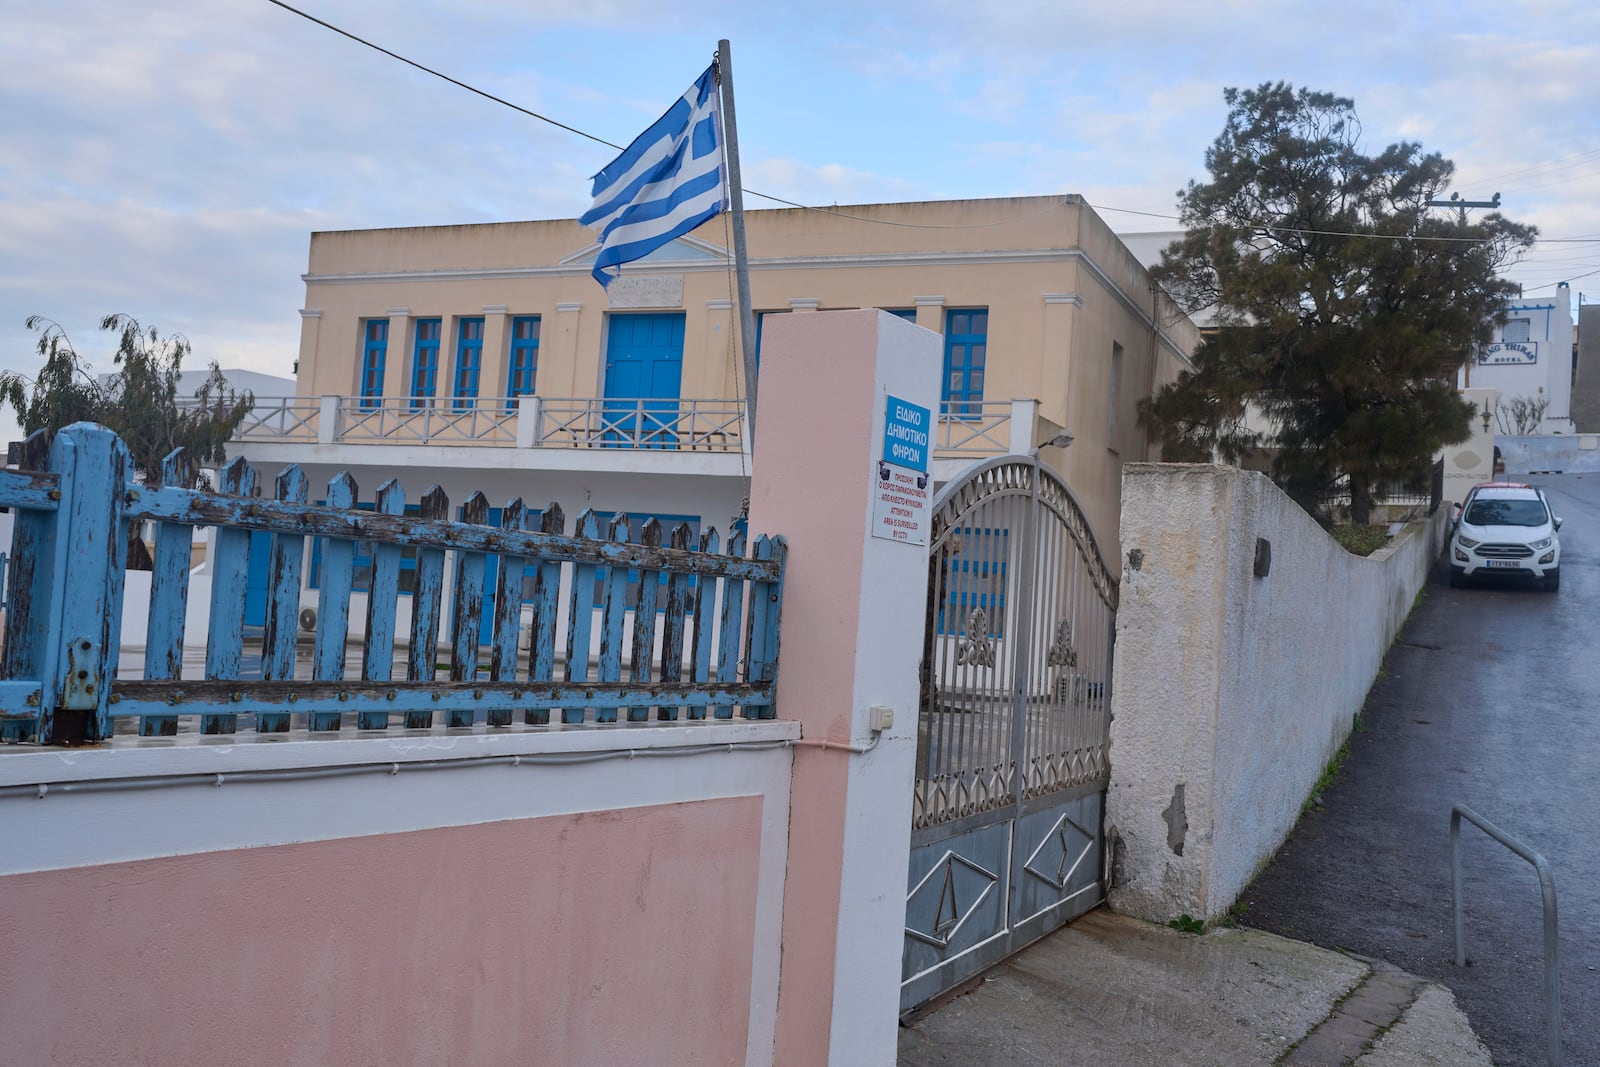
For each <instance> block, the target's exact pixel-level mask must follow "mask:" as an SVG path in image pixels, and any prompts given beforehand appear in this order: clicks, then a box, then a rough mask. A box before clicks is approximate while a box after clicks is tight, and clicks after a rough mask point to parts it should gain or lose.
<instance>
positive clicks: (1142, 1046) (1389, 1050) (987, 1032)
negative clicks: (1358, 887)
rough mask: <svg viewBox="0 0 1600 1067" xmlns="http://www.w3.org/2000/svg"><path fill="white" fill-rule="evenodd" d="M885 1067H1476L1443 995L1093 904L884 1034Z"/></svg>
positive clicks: (1290, 945)
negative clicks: (896, 1032) (891, 1053)
mask: <svg viewBox="0 0 1600 1067" xmlns="http://www.w3.org/2000/svg"><path fill="white" fill-rule="evenodd" d="M899 1062H900V1067H946V1065H949V1067H955V1065H957V1064H960V1065H963V1067H965V1065H970V1064H1005V1065H1007V1067H1013V1065H1014V1067H1029V1065H1038V1067H1074V1065H1078V1064H1083V1065H1086V1067H1087V1065H1094V1067H1104V1065H1106V1064H1119V1065H1120V1064H1129V1065H1140V1067H1167V1065H1171V1067H1258V1065H1259V1067H1343V1065H1345V1064H1354V1065H1355V1067H1422V1065H1438V1067H1491V1060H1490V1058H1489V1053H1488V1050H1486V1049H1485V1048H1484V1047H1483V1045H1482V1044H1481V1043H1480V1042H1479V1041H1478V1039H1477V1037H1476V1036H1475V1035H1474V1034H1473V1032H1472V1028H1471V1027H1470V1026H1469V1025H1468V1024H1467V1020H1466V1017H1465V1016H1464V1015H1462V1014H1461V1012H1460V1010H1459V1009H1457V1008H1456V1005H1455V998H1454V997H1452V996H1451V994H1450V991H1449V990H1448V989H1445V988H1444V987H1443V986H1440V985H1437V984H1435V983H1433V982H1429V981H1426V980H1424V979H1421V978H1417V977H1416V976H1414V975H1410V974H1406V973H1405V972H1403V971H1400V970H1397V969H1396V968H1394V967H1391V966H1389V965H1388V964H1386V963H1382V962H1380V961H1376V960H1362V959H1357V958H1354V957H1351V956H1346V955H1343V954H1341V953H1338V952H1330V951H1328V950H1327V949H1321V948H1317V947H1316V946H1315V945H1308V944H1305V943H1303V942H1300V941H1290V940H1288V939H1287V938H1282V937H1277V936H1275V935H1273V934H1266V933H1262V932H1260V931H1258V930H1245V929H1221V930H1216V931H1213V932H1211V933H1207V934H1205V935H1203V936H1196V935H1194V934H1182V933H1179V932H1178V931H1176V930H1171V929H1168V928H1166V927H1162V926H1155V925H1153V924H1150V923H1145V922H1141V921H1139V920H1137V919H1129V918H1124V917H1122V916H1119V915H1114V914H1112V913H1110V912H1108V911H1105V910H1104V909H1102V910H1099V911H1095V912H1091V913H1090V914H1088V915H1085V916H1084V917H1083V918H1081V919H1078V920H1077V921H1075V922H1074V923H1072V924H1071V925H1070V926H1067V927H1066V928H1064V929H1062V930H1059V931H1057V932H1056V933H1054V934H1052V935H1050V936H1049V937H1046V938H1044V939H1043V940H1042V941H1040V942H1038V943H1037V944H1035V945H1033V946H1031V947H1030V948H1028V949H1026V950H1024V951H1023V952H1021V953H1018V954H1017V955H1016V956H1015V957H1013V958H1012V959H1011V960H1010V961H1009V962H1007V963H1005V964H1002V965H1001V966H999V967H997V968H995V969H994V970H993V971H991V972H989V974H988V975H986V976H985V977H984V979H983V980H982V981H981V982H980V983H979V984H978V985H977V986H976V987H975V988H972V989H970V990H969V991H968V992H966V993H963V994H961V995H959V996H956V997H954V998H952V999H950V1000H948V1001H946V1002H945V1003H944V1004H942V1005H939V1006H937V1007H936V1008H935V1009H934V1010H933V1011H931V1012H929V1013H928V1014H926V1015H924V1016H923V1017H921V1018H920V1019H918V1020H916V1021H915V1022H913V1023H912V1024H911V1025H909V1026H907V1027H905V1028H903V1029H902V1030H901V1031H900V1060H899Z"/></svg>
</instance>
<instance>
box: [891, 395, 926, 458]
mask: <svg viewBox="0 0 1600 1067" xmlns="http://www.w3.org/2000/svg"><path fill="white" fill-rule="evenodd" d="M932 443H933V412H932V411H930V410H929V409H927V408H925V407H923V406H922V405H920V404H913V403H910V402H909V401H905V400H901V399H900V398H899V397H897V396H891V397H889V398H888V406H887V408H885V410H884V413H883V461H884V462H885V463H893V464H894V465H895V466H897V467H906V468H909V469H910V470H914V471H921V472H922V473H923V474H926V473H928V453H929V452H930V451H931V448H930V446H931V445H932Z"/></svg>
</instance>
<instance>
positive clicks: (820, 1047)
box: [695, 311, 941, 1064]
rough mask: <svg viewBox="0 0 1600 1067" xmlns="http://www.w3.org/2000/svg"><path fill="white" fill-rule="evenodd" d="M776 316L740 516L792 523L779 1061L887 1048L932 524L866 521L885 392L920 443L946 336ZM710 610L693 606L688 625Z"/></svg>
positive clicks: (855, 320) (889, 1059)
mask: <svg viewBox="0 0 1600 1067" xmlns="http://www.w3.org/2000/svg"><path fill="white" fill-rule="evenodd" d="M773 319H774V321H770V322H769V323H768V324H767V327H766V333H765V335H764V336H763V339H762V347H763V354H762V369H761V374H762V383H761V384H762V395H763V397H764V398H765V399H764V402H763V404H762V407H761V426H760V433H761V440H760V442H759V444H758V445H757V447H756V449H755V457H756V461H755V464H754V467H753V473H752V479H751V489H750V519H749V527H750V529H753V530H781V531H783V533H784V535H785V536H786V537H787V538H788V558H787V569H786V571H785V577H784V594H783V597H784V602H783V616H782V619H781V622H780V628H781V631H782V642H783V657H782V658H783V662H782V672H783V686H782V704H781V706H780V707H779V709H778V714H779V715H781V716H782V717H784V718H787V719H798V720H799V721H800V722H801V723H802V729H803V731H804V735H803V738H802V740H801V742H800V747H798V748H797V749H796V751H795V760H794V777H793V784H792V790H791V800H790V821H789V826H790V832H789V874H788V879H787V882H786V884H785V887H784V900H783V924H782V928H783V949H782V964H781V968H780V977H779V987H778V1024H777V1033H776V1038H775V1042H776V1045H775V1057H774V1059H775V1061H776V1062H778V1063H783V1064H812V1063H837V1064H861V1063H893V1062H894V1059H895V1041H896V1033H897V1030H898V1026H897V1018H898V1014H899V1003H900V966H901V958H902V954H903V952H904V936H903V931H904V927H905V898H906V884H907V863H908V861H909V855H910V843H911V802H912V782H913V774H914V770H915V757H916V737H917V689H918V683H917V663H918V660H919V659H920V657H921V654H922V643H923V631H924V628H925V625H926V614H927V613H926V602H927V584H928V547H927V544H928V536H927V532H928V529H927V525H924V526H923V527H922V535H921V537H920V539H919V538H917V537H914V536H913V537H907V538H904V539H900V540H892V539H885V538H884V537H882V536H872V531H873V530H874V529H875V528H876V529H878V530H880V531H885V530H887V529H888V527H883V526H875V519H881V518H882V516H878V515H876V514H875V504H876V502H877V497H878V490H879V485H880V473H879V470H880V464H881V461H883V459H884V458H885V448H886V441H885V437H886V435H885V421H886V420H885V413H886V409H887V406H888V403H889V397H890V396H893V397H896V398H898V399H899V400H900V401H902V402H904V403H903V404H902V405H901V406H902V407H919V408H922V409H924V410H925V413H926V418H925V419H924V420H923V424H924V427H925V430H926V433H927V436H926V437H925V438H924V441H923V443H924V445H925V447H926V448H928V449H929V450H931V447H932V445H933V440H932V436H933V431H934V429H935V426H934V421H935V419H936V418H937V412H938V401H939V389H938V387H939V370H940V362H941V352H940V346H939V341H938V338H937V337H936V336H935V335H934V334H932V333H929V332H928V331H926V330H920V329H917V328H915V327H913V326H911V325H910V324H908V323H904V322H902V321H901V320H899V319H897V318H895V317H894V316H891V315H889V314H887V313H886V312H879V311H829V312H817V313H816V314H811V315H777V316H773ZM776 320H791V321H776ZM818 412H827V414H828V418H827V430H826V432H819V431H818V429H817V426H818V423H817V413H818ZM926 488H927V496H926V498H925V500H927V501H931V499H932V495H933V494H932V486H931V485H930V486H927V487H926ZM929 519H931V516H929V515H927V514H926V513H925V512H924V514H923V520H924V523H926V522H927V521H928V520H929ZM705 621H706V620H705V616H704V615H697V616H696V618H695V622H696V629H697V632H698V630H699V628H700V626H701V625H702V624H703V623H704V622H705ZM697 664H698V661H697ZM698 669H699V668H698V665H697V670H698ZM874 706H880V707H883V708H888V709H892V712H893V719H894V721H893V724H892V726H891V727H890V728H889V729H887V730H884V731H882V732H877V731H875V730H874V729H873V728H872V725H873V716H872V709H873V707H874ZM824 742H826V744H824Z"/></svg>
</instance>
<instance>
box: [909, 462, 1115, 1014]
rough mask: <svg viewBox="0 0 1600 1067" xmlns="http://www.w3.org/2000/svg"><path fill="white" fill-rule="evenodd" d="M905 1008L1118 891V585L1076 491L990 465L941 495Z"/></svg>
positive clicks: (1028, 467)
mask: <svg viewBox="0 0 1600 1067" xmlns="http://www.w3.org/2000/svg"><path fill="white" fill-rule="evenodd" d="M930 547H931V556H930V559H929V574H928V618H927V630H926V637H925V639H924V644H923V657H922V696H921V708H920V712H921V714H920V716H919V718H918V738H917V780H916V792H915V799H914V810H913V815H912V823H911V825H912V832H911V869H910V878H909V880H908V883H907V893H906V924H905V958H904V970H903V972H902V983H901V995H900V1007H901V1011H908V1010H910V1009H912V1008H914V1007H916V1006H917V1005H919V1004H922V1003H924V1002H925V1001H927V1000H929V999H930V998H932V997H934V996H936V995H937V994H939V993H940V992H942V991H944V990H946V989H949V988H951V987H952V986H954V985H956V984H958V983H960V982H962V981H964V980H966V979H967V978H970V977H971V976H973V975H975V974H977V973H979V972H981V971H983V970H984V969H985V968H987V967H988V966H990V965H991V964H993V963H995V962H997V961H999V960H1001V959H1004V958H1005V957H1006V956H1009V955H1010V954H1012V953H1013V952H1015V951H1017V950H1018V949H1019V948H1021V947H1023V946H1024V945H1026V944H1028V943H1029V942H1030V941H1033V940H1035V939H1037V938H1039V937H1041V936H1043V935H1044V934H1046V933H1048V932H1050V931H1051V930H1053V929H1055V928H1056V927H1058V926H1060V925H1062V924H1063V923H1065V922H1067V921H1068V920H1070V919H1072V918H1074V917H1076V916H1078V915H1081V914H1082V913H1083V912H1085V911H1088V910H1089V909H1090V908H1092V907H1094V906H1095V905H1096V904H1098V903H1100V901H1101V899H1102V898H1103V896H1104V882H1103V866H1104V865H1103V858H1102V833H1101V830H1102V815H1103V812H1104V806H1105V790H1106V784H1107V781H1108V779H1109V763H1108V761H1107V752H1106V750H1107V746H1108V741H1109V727H1110V707H1111V701H1110V697H1111V645H1112V637H1113V632H1114V627H1115V623H1116V607H1117V583H1116V579H1115V578H1114V577H1113V576H1112V574H1111V571H1110V570H1109V569H1108V568H1107V567H1106V564H1105V561H1104V560H1103V559H1102V558H1101V555H1100V549H1099V546H1098V545H1097V544H1096V543H1095V540H1094V535H1093V534H1092V533H1091V532H1090V529H1089V524H1088V521H1087V520H1086V519H1085V518H1084V514H1083V511H1082V509H1081V508H1080V507H1079V506H1078V503H1077V501H1076V500H1075V499H1074V498H1073V496H1072V493H1071V491H1070V490H1068V488H1067V486H1066V483H1065V482H1063V481H1062V480H1061V479H1060V478H1059V477H1057V476H1056V475H1055V474H1054V473H1052V472H1051V471H1050V470H1049V469H1048V468H1045V467H1042V466H1040V464H1039V463H1038V462H1037V461H1036V460H1034V459H1028V458H1023V457H1018V456H1005V457H1001V458H998V459H994V460H990V461H988V462H986V463H983V464H980V465H978V466H977V467H974V468H973V469H972V470H970V471H968V472H967V473H966V474H964V475H963V476H962V477H961V478H959V479H958V480H956V481H954V482H951V483H950V484H949V485H947V486H945V488H944V489H943V490H942V491H940V493H939V495H938V496H937V497H936V498H935V500H934V505H933V524H932V544H931V546H930Z"/></svg>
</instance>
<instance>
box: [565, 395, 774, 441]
mask: <svg viewBox="0 0 1600 1067" xmlns="http://www.w3.org/2000/svg"><path fill="white" fill-rule="evenodd" d="M538 419H539V422H538V427H537V432H536V434H535V441H536V442H537V443H538V444H539V445H540V446H541V447H543V448H647V449H674V450H678V451H690V452H737V451H739V448H740V440H741V438H742V437H743V430H744V404H743V403H741V402H740V401H737V400H683V399H679V400H642V399H640V400H623V399H617V398H604V399H596V398H580V399H544V400H541V401H540V403H539V406H538Z"/></svg>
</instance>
